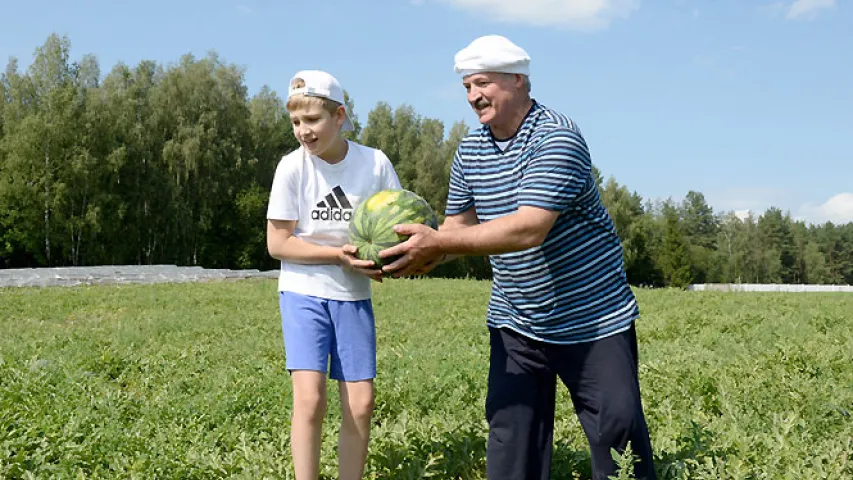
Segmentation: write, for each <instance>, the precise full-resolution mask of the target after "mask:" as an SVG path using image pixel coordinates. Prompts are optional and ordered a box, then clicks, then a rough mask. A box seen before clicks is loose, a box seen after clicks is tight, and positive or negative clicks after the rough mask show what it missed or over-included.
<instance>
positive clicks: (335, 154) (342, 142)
mask: <svg viewBox="0 0 853 480" xmlns="http://www.w3.org/2000/svg"><path fill="white" fill-rule="evenodd" d="M348 151H349V142H347V139H345V138H344V137H338V139H337V140H336V141H335V143H334V144H333V145H330V146H329V149H328V150H326V151H325V152H323V153H322V154H321V155H318V157H320V158H321V159H322V160H323V161H325V162H326V163H328V164H330V165H334V164H336V163H340V162H342V161H343V160H344V159H345V158H346V157H347V152H348Z"/></svg>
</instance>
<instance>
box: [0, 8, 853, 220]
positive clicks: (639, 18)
mask: <svg viewBox="0 0 853 480" xmlns="http://www.w3.org/2000/svg"><path fill="white" fill-rule="evenodd" d="M0 7H2V8H0V12H2V14H3V21H2V22H0V25H2V27H0V59H2V60H3V62H4V65H3V67H4V68H5V64H6V63H7V62H8V59H9V58H10V57H15V58H17V59H18V61H19V69H20V70H23V69H25V68H27V67H28V66H29V64H30V63H31V61H32V58H33V54H34V51H35V49H36V48H37V47H39V46H40V45H42V44H43V43H44V41H45V40H46V39H47V37H48V35H50V34H51V33H57V34H59V35H66V36H67V37H68V39H69V40H70V42H71V58H72V60H79V59H80V58H82V57H83V55H85V54H93V55H95V56H96V57H97V58H98V61H99V63H100V68H101V74H102V75H106V74H107V73H108V72H109V70H110V69H112V68H113V67H114V66H115V65H116V64H118V63H119V62H121V63H124V64H127V65H131V66H134V65H136V64H138V63H139V62H140V61H142V60H154V61H157V62H158V63H161V64H163V65H169V64H174V63H177V62H178V61H179V59H180V57H181V56H182V55H184V54H188V53H189V54H193V55H195V56H196V57H203V56H205V55H206V54H207V53H208V52H211V51H213V52H216V53H217V54H218V55H219V56H220V58H221V59H222V60H223V61H225V62H227V63H229V64H235V65H238V66H240V67H242V68H243V69H244V71H245V83H246V86H247V88H248V90H249V94H250V95H254V94H255V93H257V92H258V90H259V89H260V88H261V87H262V86H264V85H268V86H269V87H270V88H272V89H273V90H275V91H276V92H278V93H279V95H283V94H284V93H285V92H286V90H287V83H288V81H289V79H290V77H291V76H292V75H293V73H295V72H296V71H297V70H302V69H322V70H326V71H328V72H330V73H332V74H333V75H335V76H336V77H337V78H338V79H339V80H340V82H341V84H342V85H343V87H344V88H345V89H346V90H347V92H348V93H349V94H350V95H351V96H352V98H353V100H354V101H355V113H356V115H357V116H358V117H359V119H360V120H361V122H362V124H363V123H365V122H366V120H367V114H368V112H369V111H370V110H371V109H372V108H373V107H375V106H376V104H377V103H378V102H380V101H384V102H386V103H388V104H390V105H391V106H392V107H393V108H396V107H398V106H400V105H403V104H408V105H411V106H412V107H413V108H414V110H415V111H416V112H417V113H418V114H420V115H421V116H423V117H428V118H436V119H439V120H442V121H443V122H444V124H445V128H446V130H449V129H450V126H451V125H452V124H453V123H454V122H457V121H464V122H465V123H466V124H468V125H469V126H470V127H472V128H473V127H476V126H477V120H476V116H475V115H474V113H473V111H472V110H471V108H470V106H469V105H468V104H467V103H466V100H465V91H464V88H463V87H462V83H461V79H460V78H459V77H458V76H457V75H456V74H455V73H454V71H453V56H454V54H455V53H456V52H457V51H458V50H460V49H462V48H464V47H465V46H466V45H467V44H469V43H470V42H471V41H472V40H473V39H475V38H476V37H478V36H480V35H486V34H500V35H504V36H506V37H507V38H509V39H510V40H512V41H513V42H514V43H516V44H518V45H519V46H521V47H522V48H524V49H525V50H526V51H527V52H528V53H529V54H530V56H531V65H530V71H531V76H530V79H531V83H532V87H533V88H532V95H533V97H534V98H535V99H536V100H537V101H538V102H540V103H542V104H543V105H546V106H548V107H551V108H554V109H556V110H559V111H561V112H562V113H564V114H566V115H568V116H570V117H571V118H572V119H573V120H574V121H575V122H577V123H578V125H579V126H580V128H581V130H582V132H583V134H584V136H585V138H586V140H587V142H588V144H589V146H590V151H591V154H592V158H593V163H594V164H595V165H596V166H597V167H598V168H599V169H600V170H601V172H602V174H603V175H604V177H605V178H609V177H611V176H612V177H614V178H615V180H616V181H617V182H619V183H620V184H623V185H626V186H627V187H628V189H630V190H631V191H635V192H637V193H638V194H640V195H641V196H642V197H643V198H644V199H649V200H652V201H655V200H662V199H666V198H672V199H674V200H676V201H681V200H682V199H683V198H684V196H685V195H686V194H687V192H688V191H690V190H694V191H697V192H701V193H703V194H704V195H705V198H706V200H707V201H708V203H709V204H710V205H711V206H712V207H713V208H714V210H715V211H717V212H727V211H735V212H740V213H743V212H746V211H751V212H753V213H754V214H756V215H757V214H760V213H762V212H764V211H765V210H766V209H767V208H769V207H777V208H780V209H782V210H783V211H785V212H789V213H790V214H791V216H792V217H793V218H795V219H802V220H805V221H807V222H811V223H823V222H825V221H833V222H836V223H846V222H850V221H853V6H851V2H850V1H849V0H782V1H774V0H706V1H700V0H657V1H654V2H652V1H650V0H647V1H640V0H397V1H393V0H369V1H368V0H363V1H357V0H349V1H347V0H325V1H311V2H299V1H292V0H279V1H275V2H274V1H261V0H232V1H227V0H226V1H222V0H207V1H200V0H171V1H168V2H167V1H160V0H149V1H146V2H117V1H87V0H78V1H75V2H65V1H44V0H28V1H26V2H25V1H20V0H15V1H10V0H0Z"/></svg>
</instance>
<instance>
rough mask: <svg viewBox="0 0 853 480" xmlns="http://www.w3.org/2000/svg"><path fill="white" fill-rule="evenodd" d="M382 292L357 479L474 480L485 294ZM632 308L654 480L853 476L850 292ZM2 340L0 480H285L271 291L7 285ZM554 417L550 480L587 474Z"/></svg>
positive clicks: (481, 287)
mask: <svg viewBox="0 0 853 480" xmlns="http://www.w3.org/2000/svg"><path fill="white" fill-rule="evenodd" d="M374 285H375V287H374V288H375V290H374V291H375V299H374V301H375V306H376V314H377V317H378V320H377V322H378V348H379V365H378V367H379V377H378V378H377V381H376V387H377V394H376V414H375V417H374V423H373V437H372V443H371V447H370V456H369V459H368V466H367V474H366V477H367V478H371V479H420V478H435V479H482V478H484V471H485V439H486V434H487V426H486V424H485V422H484V420H483V402H484V398H485V384H486V372H487V363H488V348H487V347H488V336H487V332H486V329H485V327H484V323H483V316H484V311H485V305H486V301H487V298H488V294H489V286H490V285H489V283H488V282H483V281H471V280H447V279H420V280H390V281H386V282H384V283H382V284H374ZM637 296H638V298H639V301H640V305H641V311H642V314H643V318H642V319H641V320H640V322H639V324H638V334H639V338H640V355H641V371H640V374H641V382H642V388H643V394H644V402H645V407H646V412H647V416H648V421H649V426H650V429H651V433H652V442H653V446H654V449H655V456H656V461H657V469H658V472H659V478H662V479H691V480H696V479H798V480H802V479H849V478H853V458H851V457H852V456H853V417H851V413H853V333H851V330H853V295H850V294H843V293H842V294H822V293H813V294H812V293H810V294H783V293H714V292H687V291H682V290H674V289H673V290H670V289H661V290H645V289H638V290H637ZM0 332H2V335H0V478H2V479H19V478H20V479H48V478H61V479H92V478H123V479H124V478H127V479H218V478H239V479H260V478H277V479H278V478H293V477H292V473H291V472H290V467H291V466H290V458H289V446H288V442H289V440H288V424H289V415H290V413H289V409H290V387H289V379H288V376H287V374H286V372H285V371H284V370H283V366H284V351H283V347H282V340H281V327H280V322H279V317H278V310H277V301H276V296H275V280H272V279H252V280H240V281H219V282H205V283H185V284H155V285H120V286H115V285H102V286H91V287H58V288H42V289H37V288H18V289H0ZM330 400H332V401H331V402H330V408H329V414H328V417H327V423H326V425H325V430H324V434H325V437H324V442H323V457H322V461H323V465H322V468H321V472H322V478H324V479H334V478H336V460H335V449H336V437H337V432H336V428H337V423H338V421H339V409H338V406H337V403H336V400H337V388H336V387H335V386H332V387H331V390H330ZM558 403H559V405H558V413H557V417H558V420H557V425H556V432H555V452H554V462H553V476H552V477H553V478H560V479H563V478H565V479H572V478H588V476H589V457H588V454H587V450H586V443H585V439H584V437H583V434H582V432H581V429H580V426H579V424H578V422H577V420H576V419H575V417H574V414H573V412H572V410H571V407H570V403H569V397H568V394H567V392H566V391H565V389H562V390H561V391H560V393H559V394H558ZM627 460H628V459H627V458H625V459H623V463H624V464H626V465H627V464H628V463H630V462H628V461H627ZM620 478H630V474H629V469H626V470H625V471H623V472H622V475H621V477H620Z"/></svg>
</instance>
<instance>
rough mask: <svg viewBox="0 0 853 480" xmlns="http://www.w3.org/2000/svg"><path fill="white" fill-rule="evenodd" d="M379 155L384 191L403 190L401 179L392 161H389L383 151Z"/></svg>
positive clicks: (381, 183)
mask: <svg viewBox="0 0 853 480" xmlns="http://www.w3.org/2000/svg"><path fill="white" fill-rule="evenodd" d="M377 154H378V155H379V158H380V161H381V162H382V164H381V167H380V168H381V170H380V172H381V175H382V177H381V182H380V185H381V186H382V189H383V190H399V189H401V188H403V187H402V186H401V185H400V178H399V177H398V176H397V171H396V170H395V169H394V165H392V164H391V160H389V159H388V156H386V155H385V153H384V152H382V151H381V150H379V151H378V153H377Z"/></svg>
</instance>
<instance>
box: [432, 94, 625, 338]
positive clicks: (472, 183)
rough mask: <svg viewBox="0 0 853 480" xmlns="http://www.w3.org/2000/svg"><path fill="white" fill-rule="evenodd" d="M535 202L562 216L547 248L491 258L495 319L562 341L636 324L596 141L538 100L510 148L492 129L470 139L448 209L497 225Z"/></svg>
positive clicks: (461, 152)
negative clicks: (594, 156)
mask: <svg viewBox="0 0 853 480" xmlns="http://www.w3.org/2000/svg"><path fill="white" fill-rule="evenodd" d="M525 205H526V206H534V207H539V208H544V209H548V210H554V211H559V212H561V213H560V215H559V217H558V218H557V221H556V222H555V224H554V227H553V228H552V229H551V232H550V233H549V234H548V236H547V238H546V239H545V242H544V243H543V244H542V245H541V246H539V247H534V248H531V249H528V250H524V251H521V252H514V253H508V254H503V255H493V256H491V258H490V261H491V266H492V270H493V275H494V282H493V287H492V296H491V299H490V301H489V310H488V319H487V320H488V325H489V326H491V327H508V328H512V329H513V330H515V331H517V332H519V333H521V334H523V335H526V336H528V337H531V338H534V339H537V340H541V341H545V342H550V343H561V344H571V343H579V342H586V341H591V340H596V339H599V338H603V337H606V336H609V335H612V334H614V333H618V332H621V331H624V330H626V329H627V328H628V327H629V326H630V324H631V322H632V321H633V320H634V319H635V318H637V317H638V316H639V309H638V306H637V302H636V300H635V298H634V295H633V293H632V291H631V288H630V286H629V285H628V282H627V280H626V277H625V273H624V268H623V261H622V247H621V244H620V242H619V238H618V237H617V235H616V229H615V228H614V226H613V222H612V221H611V219H610V216H609V215H608V213H607V210H606V209H605V208H604V206H603V204H602V203H601V199H600V197H599V195H598V189H597V188H596V185H595V179H594V178H593V175H592V162H591V160H590V155H589V150H588V148H587V145H586V142H585V141H584V138H583V136H582V135H581V133H580V131H579V130H578V128H577V126H576V125H575V124H574V123H573V122H572V121H571V120H570V119H569V118H567V117H565V116H564V115H562V114H560V113H558V112H555V111H553V110H551V109H548V108H547V107H544V106H542V105H540V104H538V103H534V105H533V108H532V109H531V110H530V112H529V113H528V115H527V117H526V118H525V120H524V122H523V123H522V125H521V127H520V128H519V131H518V132H517V133H516V135H515V137H514V138H513V139H512V141H511V143H510V144H509V146H508V147H507V148H506V150H505V151H503V152H501V151H500V149H498V147H497V145H496V144H495V143H494V138H493V137H492V135H491V133H490V131H489V129H488V127H486V126H484V127H482V128H480V129H478V130H477V131H475V132H472V133H471V134H470V135H468V136H467V137H466V138H465V139H464V140H463V141H462V143H461V144H460V146H459V149H458V150H457V152H456V156H455V158H454V160H453V164H452V167H451V173H450V192H449V195H448V200H447V210H446V213H447V215H454V214H458V213H461V212H463V211H465V210H467V209H469V208H471V207H472V206H473V207H476V211H477V216H478V218H479V220H480V222H487V221H489V220H492V219H495V218H498V217H501V216H504V215H508V214H511V213H513V212H515V211H516V210H517V209H518V207H520V206H525Z"/></svg>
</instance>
